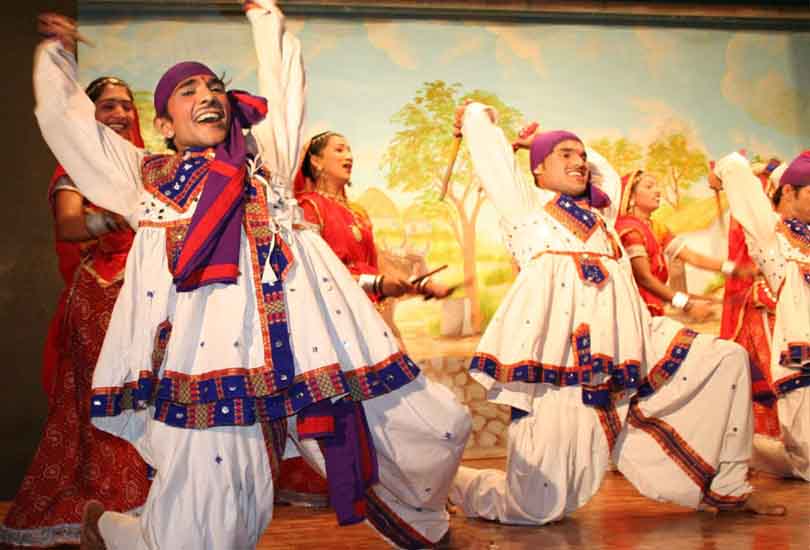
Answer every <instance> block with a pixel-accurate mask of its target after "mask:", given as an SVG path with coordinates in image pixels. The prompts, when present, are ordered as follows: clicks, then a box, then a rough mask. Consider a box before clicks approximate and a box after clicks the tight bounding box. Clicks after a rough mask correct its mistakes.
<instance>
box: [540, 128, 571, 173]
mask: <svg viewBox="0 0 810 550" xmlns="http://www.w3.org/2000/svg"><path fill="white" fill-rule="evenodd" d="M569 139H570V140H573V141H578V142H580V143H582V140H581V139H579V136H577V135H576V134H574V133H572V132H568V131H566V130H554V131H552V132H543V133H541V134H537V135H536V136H534V139H533V140H532V146H531V149H530V150H529V165H530V166H531V169H532V172H534V171H535V169H536V168H537V167H538V166H540V165H541V164H542V163H543V161H544V160H546V157H547V156H549V155H550V154H551V152H552V151H553V150H554V147H556V146H557V145H558V144H559V143H562V142H563V141H566V140H569Z"/></svg>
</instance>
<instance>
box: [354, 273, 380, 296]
mask: <svg viewBox="0 0 810 550" xmlns="http://www.w3.org/2000/svg"><path fill="white" fill-rule="evenodd" d="M357 282H358V283H360V288H362V289H363V290H364V291H366V292H367V293H369V294H374V287H375V285H376V283H377V276H376V275H368V274H366V273H364V274H363V275H360V278H359V279H358V280H357Z"/></svg>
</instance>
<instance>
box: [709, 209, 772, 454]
mask: <svg viewBox="0 0 810 550" xmlns="http://www.w3.org/2000/svg"><path fill="white" fill-rule="evenodd" d="M728 257H729V259H730V260H732V261H733V262H734V263H736V264H737V265H739V266H747V267H750V268H751V269H752V270H753V269H756V266H755V265H754V262H753V260H751V257H750V256H749V255H748V246H747V245H746V244H745V233H744V231H743V228H742V226H741V225H740V224H739V222H737V220H735V219H734V218H731V223H730V224H729V229H728ZM775 307H776V299H775V296H774V294H773V292H772V291H771V289H770V288H769V286H768V283H767V281H766V280H765V278H764V277H762V276H757V277H756V278H754V277H728V278H727V279H726V288H725V294H724V295H723V319H722V322H721V324H720V338H725V339H726V340H733V341H735V342H737V343H738V344H740V345H741V346H742V347H744V348H745V350H746V351H747V352H748V357H749V359H750V362H751V378H752V384H753V386H752V391H753V398H754V431H755V433H758V434H762V435H767V436H770V437H774V438H778V437H780V433H781V432H780V429H779V416H778V414H777V408H776V399H775V398H776V394H775V393H774V391H773V386H772V384H773V380H772V378H771V369H770V365H771V335H772V334H773V327H774V321H775V319H776V317H775V315H774V308H775Z"/></svg>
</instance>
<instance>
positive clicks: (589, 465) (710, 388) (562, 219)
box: [450, 103, 784, 525]
mask: <svg viewBox="0 0 810 550" xmlns="http://www.w3.org/2000/svg"><path fill="white" fill-rule="evenodd" d="M457 115H458V117H457V127H460V128H459V129H461V130H463V135H464V137H465V138H466V140H467V145H468V148H469V150H470V153H471V158H472V161H473V165H474V168H475V171H476V173H477V174H478V176H479V178H480V181H481V184H482V186H483V187H484V189H485V191H486V193H487V195H488V196H489V198H490V200H491V201H492V203H493V204H494V206H495V208H496V209H497V211H498V212H499V214H500V215H501V218H502V226H503V228H504V230H505V233H506V238H507V239H506V240H507V243H508V247H509V250H510V251H511V252H512V254H513V255H514V257H515V258H516V260H517V261H518V263H519V264H520V266H521V270H520V274H519V275H518V277H517V279H516V281H515V283H514V284H513V286H512V288H511V289H510V291H509V292H508V293H507V295H506V296H505V297H504V300H503V302H502V303H501V305H500V307H499V308H498V310H497V311H496V313H495V315H494V317H493V320H492V322H491V323H490V325H489V326H488V327H487V330H486V332H485V333H484V335H483V337H482V338H481V341H480V343H479V347H478V351H477V353H476V355H475V357H474V359H473V361H472V365H471V367H470V372H471V375H472V376H473V378H475V379H476V380H477V381H478V382H480V383H481V384H482V385H483V386H484V387H485V388H486V389H487V392H488V397H489V399H490V400H491V401H493V402H495V403H499V404H504V405H509V406H511V407H512V411H513V415H512V416H513V420H512V422H511V423H510V425H509V442H508V450H507V471H506V472H502V471H499V470H475V469H472V468H465V467H461V468H460V469H459V473H458V474H457V476H456V480H455V482H454V484H453V489H452V490H451V494H450V498H451V501H452V502H453V503H454V504H456V505H458V507H459V508H460V509H461V510H462V511H463V512H464V513H465V514H466V515H467V516H470V517H482V518H486V519H493V520H498V521H501V522H504V523H518V524H535V525H541V524H545V523H548V522H550V521H555V520H559V519H561V518H562V517H564V516H565V515H566V514H570V513H572V512H573V511H575V510H576V509H578V508H579V507H580V506H582V505H584V504H585V503H586V502H588V500H589V499H590V498H591V497H592V496H593V495H594V493H595V492H596V491H597V490H598V488H599V486H600V484H601V481H602V478H603V477H604V473H605V471H606V469H607V467H608V461H609V457H611V456H612V458H613V460H614V462H615V463H616V465H617V466H618V469H619V470H620V471H621V472H622V473H623V474H624V475H625V477H627V479H629V480H630V481H631V482H632V483H633V484H634V485H635V486H636V487H637V488H638V490H639V491H641V492H642V493H643V494H644V495H646V496H648V497H650V498H653V499H656V500H668V501H672V502H675V503H678V504H681V505H684V506H689V507H692V508H698V507H701V506H709V507H712V508H722V509H726V508H728V509H736V508H746V509H749V510H751V511H755V512H760V513H775V514H779V513H784V508H783V507H778V506H776V507H772V506H767V505H764V504H762V503H761V502H759V501H757V500H756V498H754V497H752V496H751V486H750V485H749V484H748V482H747V480H746V474H747V469H748V468H747V460H748V458H749V454H750V446H751V405H750V381H749V377H748V367H747V362H746V356H745V352H744V351H743V350H742V348H740V347H739V346H738V345H736V344H733V343H731V342H725V341H715V340H713V339H712V338H709V337H702V336H699V335H697V334H696V333H695V332H693V331H691V330H689V329H687V328H684V327H683V326H681V325H680V324H678V323H676V322H674V321H672V320H670V319H667V318H665V317H655V318H651V317H650V315H649V312H648V311H647V308H646V307H645V305H644V303H643V302H642V301H641V300H640V299H639V295H638V290H637V288H636V286H635V282H634V279H633V273H632V268H631V266H630V261H629V259H628V258H627V255H626V254H625V253H624V252H623V249H622V247H621V244H620V242H619V238H618V236H617V235H616V233H615V231H614V230H613V228H612V225H613V220H614V219H615V217H616V214H617V211H618V208H617V205H618V204H619V178H618V176H617V175H616V174H615V172H614V171H613V170H612V168H611V167H610V166H609V165H608V164H607V163H606V162H605V161H604V159H602V158H601V157H600V156H599V155H598V154H596V153H594V152H592V151H588V152H587V156H586V150H585V147H584V145H583V143H582V141H581V140H580V139H579V138H578V137H577V136H576V135H574V134H572V133H570V132H565V131H556V132H546V133H541V134H538V135H535V136H533V137H532V136H523V137H522V139H521V140H520V142H519V145H521V146H524V147H528V148H530V159H531V169H532V172H533V174H534V177H535V183H536V185H535V186H530V185H526V184H524V183H523V181H522V176H521V173H520V170H519V168H518V166H517V163H516V161H515V159H514V156H513V154H512V146H511V145H510V144H509V143H508V142H507V140H506V138H505V137H504V134H503V132H502V131H501V130H500V129H499V128H497V126H495V124H494V118H495V113H494V110H493V109H491V108H490V107H487V106H485V105H482V104H478V103H473V104H471V105H469V106H467V107H466V108H465V107H461V108H459V111H458V113H457ZM589 163H592V166H591V165H589ZM592 170H593V172H592ZM597 184H598V185H597ZM600 210H601V211H600ZM709 409H710V410H711V411H712V414H711V415H710V416H707V415H706V414H705V411H706V410H709Z"/></svg>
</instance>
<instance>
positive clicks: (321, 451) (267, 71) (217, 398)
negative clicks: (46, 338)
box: [34, 0, 470, 550]
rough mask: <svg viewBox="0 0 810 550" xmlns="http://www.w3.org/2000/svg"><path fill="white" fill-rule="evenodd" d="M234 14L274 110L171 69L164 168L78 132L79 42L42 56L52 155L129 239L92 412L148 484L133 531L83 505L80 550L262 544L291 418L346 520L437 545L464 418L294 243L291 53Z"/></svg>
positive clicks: (89, 126)
mask: <svg viewBox="0 0 810 550" xmlns="http://www.w3.org/2000/svg"><path fill="white" fill-rule="evenodd" d="M245 9H246V11H247V16H248V19H249V20H250V22H251V25H252V28H253V38H254V42H255V45H256V52H257V58H258V60H259V88H260V92H261V93H262V94H263V95H264V96H265V97H266V98H267V100H266V101H265V100H263V99H262V98H259V97H256V96H252V95H249V94H247V93H245V92H239V91H230V92H226V89H225V86H224V84H223V83H222V82H221V80H220V79H219V78H218V77H217V76H216V74H215V73H214V72H213V71H211V70H210V69H209V68H208V67H206V66H205V65H203V64H201V63H198V62H183V63H179V64H177V65H175V66H174V67H172V68H171V69H169V71H167V72H166V73H165V74H164V75H163V77H162V78H161V79H160V81H159V82H158V85H157V87H156V90H155V111H156V113H157V114H158V117H157V119H156V126H157V127H158V129H159V130H160V131H161V133H162V134H163V136H164V137H165V138H166V139H167V140H168V141H170V142H171V144H172V145H173V146H174V147H175V148H176V149H177V151H178V152H177V154H175V155H155V156H144V154H143V153H142V152H141V151H139V150H137V149H135V148H134V147H131V146H130V145H129V144H128V143H126V142H124V141H123V140H120V139H118V137H117V136H115V135H112V134H111V133H109V132H106V131H104V130H103V129H99V128H98V127H96V126H95V122H94V121H92V120H90V119H89V117H88V113H87V108H88V106H87V105H85V104H83V103H82V102H81V101H78V100H77V98H76V94H75V62H74V60H73V59H72V57H71V56H70V55H68V54H66V53H65V51H64V49H63V47H62V44H60V42H61V41H62V40H64V39H65V36H64V35H66V34H68V35H69V31H71V30H72V29H68V31H66V32H64V33H63V34H62V35H60V36H59V38H60V40H59V41H53V40H52V41H48V42H46V43H45V44H43V46H41V48H40V49H39V51H38V54H37V63H36V66H35V75H34V82H35V89H36V92H37V109H36V115H37V118H38V121H39V124H40V127H41V129H42V132H43V135H44V136H45V138H46V141H47V142H48V143H49V145H50V146H51V147H52V149H53V150H54V152H55V153H56V155H57V157H58V158H59V159H60V160H61V161H62V162H63V164H64V165H65V166H66V168H67V169H68V171H70V172H71V173H72V174H74V175H75V177H76V182H77V184H78V185H79V187H80V189H82V191H83V192H85V194H86V195H88V196H89V197H90V198H91V199H92V200H93V201H94V202H96V203H97V204H103V205H104V206H105V207H107V208H108V209H110V210H113V211H116V212H118V213H119V214H122V215H124V216H125V217H126V218H127V220H128V221H129V222H130V223H131V224H132V225H133V226H137V227H138V232H137V234H136V237H135V243H134V245H133V249H132V253H131V254H132V255H131V259H130V261H129V262H128V264H127V272H126V277H125V283H124V287H123V289H122V291H121V295H120V297H119V300H118V302H117V303H116V307H115V309H114V311H113V315H112V319H111V321H110V328H109V330H108V333H107V337H106V339H105V342H104V346H103V349H102V352H101V356H100V358H99V363H98V366H97V368H96V373H95V376H94V381H93V386H94V395H93V397H92V400H91V411H92V415H93V421H94V423H95V424H96V425H97V426H98V427H100V428H102V429H104V430H107V431H109V432H111V433H114V434H117V435H119V436H121V437H124V438H126V439H128V440H130V441H132V442H133V443H134V444H135V445H136V447H137V448H138V450H139V451H140V452H141V454H142V455H143V456H144V457H145V458H146V460H147V462H149V463H150V464H152V465H154V466H155V468H156V472H157V473H156V475H155V479H154V481H153V484H152V487H151V490H150V492H149V495H148V498H147V501H146V503H145V505H144V510H143V513H142V515H141V516H140V518H134V517H132V516H128V515H123V514H116V513H111V512H105V511H104V510H103V507H101V506H100V505H98V504H96V503H91V504H90V505H88V506H87V507H86V508H85V522H84V528H83V543H84V544H85V546H86V547H88V548H102V547H104V546H106V547H107V548H108V549H110V550H113V549H118V548H138V549H140V548H172V549H182V548H194V549H201V548H210V549H214V548H216V549H218V550H219V549H237V548H238V549H243V548H252V547H254V546H255V545H256V542H257V540H258V538H259V536H260V535H261V533H262V531H263V530H264V528H265V526H266V525H267V523H268V522H269V520H270V517H271V515H272V509H273V484H272V480H271V475H270V474H271V472H273V473H275V472H277V471H278V466H277V460H278V458H279V454H280V449H279V447H280V446H281V445H282V444H283V442H284V441H285V434H284V430H283V421H284V419H285V418H287V417H291V416H293V415H295V419H294V420H295V421H294V422H289V423H288V424H287V425H288V427H289V429H290V430H291V431H292V432H293V439H294V440H295V441H296V442H298V443H300V448H299V451H300V452H301V453H302V455H303V456H304V457H305V458H307V459H308V460H310V461H311V463H312V464H313V465H314V466H315V467H316V468H318V469H320V470H323V469H324V468H325V471H326V472H327V473H328V476H327V479H328V481H329V484H330V500H331V504H332V506H333V508H334V509H335V511H336V513H337V516H338V521H339V522H340V523H341V524H348V523H354V522H358V521H362V520H364V519H368V521H369V522H370V523H371V524H372V525H373V526H374V528H376V529H377V530H378V531H379V532H380V533H381V534H382V535H383V536H384V537H385V538H387V539H388V540H390V541H392V542H393V543H394V544H396V545H398V546H401V547H407V548H423V547H430V546H432V545H434V544H435V543H436V542H437V541H439V540H440V539H442V537H444V536H445V535H446V534H447V530H448V525H449V523H448V516H447V512H446V511H445V509H444V504H445V499H446V496H447V492H448V490H449V486H450V483H451V480H452V477H453V475H454V473H455V470H456V468H457V466H458V463H459V461H460V458H461V452H462V449H463V448H464V444H465V442H466V439H467V437H468V435H469V431H470V419H469V416H468V415H467V413H466V411H465V409H464V408H463V407H462V406H461V405H459V404H458V403H457V402H456V401H455V399H454V397H453V395H452V393H451V392H450V391H449V390H447V389H446V388H444V387H442V386H441V385H439V384H434V383H431V382H430V381H428V380H426V379H425V378H424V377H423V376H422V375H420V373H419V369H418V367H417V366H416V365H415V364H414V363H413V361H411V360H410V358H408V357H407V356H406V355H405V354H403V353H402V352H401V351H400V350H399V349H398V348H397V345H396V341H395V339H393V337H392V336H391V334H390V332H389V330H388V328H387V327H386V326H385V324H384V322H383V321H382V319H381V318H380V317H379V315H378V314H377V312H376V311H375V309H374V307H373V304H371V302H370V301H369V300H367V299H366V296H365V294H364V293H363V291H362V290H361V289H360V288H359V286H358V285H357V284H356V282H355V281H354V280H353V279H352V277H351V275H350V274H349V273H348V271H347V270H346V268H345V266H343V264H342V263H340V261H339V260H338V259H337V258H336V257H335V255H334V253H333V252H332V251H331V250H330V249H329V247H328V246H327V245H326V244H325V243H324V242H323V240H322V239H321V238H320V237H319V236H318V235H317V233H315V232H313V231H309V230H306V229H302V228H301V227H300V211H299V210H298V209H296V207H295V202H294V200H293V198H292V188H291V181H292V177H293V175H294V172H295V168H296V161H297V159H298V149H299V143H300V128H301V123H302V117H303V99H304V73H303V67H302V62H301V54H300V45H299V43H298V41H297V39H296V38H295V37H293V36H292V35H291V34H289V33H288V32H286V30H285V26H284V20H283V16H282V14H281V12H280V11H279V10H278V8H277V7H276V5H275V3H274V2H271V1H269V0H261V1H260V2H255V3H254V2H249V3H246V4H245ZM265 112H266V115H267V116H266V117H264V115H265ZM247 128H251V131H250V134H249V135H248V136H244V133H243V130H246V129H247ZM78 136H82V139H77V137H78ZM88 136H90V137H88ZM102 175H105V176H106V177H107V178H108V179H110V180H111V181H113V182H114V183H115V186H114V190H108V188H106V187H102V186H101V185H100V184H99V182H100V181H101V176H102ZM316 441H317V442H316Z"/></svg>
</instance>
